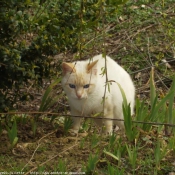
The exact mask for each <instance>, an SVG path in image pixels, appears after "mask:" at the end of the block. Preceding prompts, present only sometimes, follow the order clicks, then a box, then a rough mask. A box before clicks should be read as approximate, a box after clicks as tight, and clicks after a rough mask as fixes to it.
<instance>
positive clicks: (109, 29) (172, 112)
mask: <svg viewBox="0 0 175 175" xmlns="http://www.w3.org/2000/svg"><path fill="white" fill-rule="evenodd" d="M174 7H175V3H174V2H173V1H172V0H167V1H163V0H157V1H149V0H139V1H134V2H131V1H128V2H127V3H126V4H125V5H123V6H119V7H118V8H117V13H115V14H114V13H113V16H109V15H108V16H107V18H105V20H102V18H103V16H102V17H101V18H100V20H99V21H100V23H98V25H97V26H96V27H95V28H94V30H90V29H87V30H84V31H83V33H82V35H81V36H79V37H80V38H79V42H80V40H81V47H80V48H79V49H81V51H80V50H79V51H78V52H77V54H76V55H74V56H72V55H71V58H72V57H73V58H74V59H77V58H81V59H84V58H89V57H91V56H94V55H95V54H97V53H99V52H103V51H105V52H106V53H107V54H109V55H111V56H112V57H113V58H114V59H115V60H116V61H118V62H119V63H120V64H121V65H122V66H123V67H125V69H126V70H127V71H128V72H129V73H130V74H131V76H132V78H133V80H134V82H135V85H136V89H137V96H136V104H135V106H136V107H135V115H134V116H131V114H130V108H129V106H128V105H127V103H124V104H123V112H124V118H125V134H123V133H120V132H119V133H113V134H112V135H110V136H103V135H101V134H99V132H98V129H97V128H95V127H93V125H91V121H90V120H85V121H83V123H82V128H81V130H80V133H79V135H78V136H77V137H73V136H71V135H70V132H71V130H70V128H71V120H70V118H69V117H68V116H67V117H66V118H65V115H66V114H67V113H68V111H69V109H68V107H67V104H66V97H64V94H63V93H62V92H61V90H60V89H61V88H60V79H58V80H56V81H55V82H53V83H52V84H51V85H50V86H49V87H48V88H47V89H46V90H45V93H44V94H43V98H42V99H41V103H40V108H39V112H48V113H49V114H48V115H47V116H46V115H42V116H41V114H39V113H38V114H35V115H32V114H27V113H26V114H25V112H24V113H23V114H22V115H20V114H15V115H14V114H11V115H10V114H3V115H1V122H0V134H1V138H0V139H1V144H0V149H1V153H2V154H1V155H0V171H2V172H20V171H21V172H25V173H27V172H28V173H30V171H31V172H38V173H44V172H45V173H46V172H49V173H51V172H60V173H62V174H71V173H73V172H78V173H79V174H104V175H108V174H110V175H114V174H117V175H120V174H121V175H125V174H133V175H134V174H135V175H147V174H154V175H156V174H157V175H165V174H169V173H170V172H175V160H174V157H175V108H174V95H175V78H174V67H175V66H174V63H173V61H174V58H175V38H174V36H175V29H174V25H175V20H174ZM105 13H106V12H105ZM105 13H104V15H105ZM86 20H87V19H86ZM82 38H83V39H82ZM102 48H103V49H102ZM67 55H70V53H69V54H67ZM67 55H66V56H67ZM58 72H60V70H58ZM58 75H60V73H59V74H58ZM58 89H59V90H58ZM123 98H124V94H123ZM51 112H57V115H53V114H51ZM64 118H65V120H64ZM44 124H45V125H44ZM40 125H41V126H40ZM24 126H25V129H24V128H23V127H24ZM42 126H47V127H48V128H49V127H50V128H51V130H52V131H50V130H49V131H48V130H46V128H44V127H43V128H42ZM4 128H5V129H4ZM26 128H28V129H27V132H25V130H26ZM23 132H25V134H26V135H28V138H25V137H24V136H23V137H20V135H22V133H23ZM28 132H29V133H28ZM30 132H31V133H30ZM41 133H42V134H41ZM7 137H8V139H9V140H7ZM25 139H26V140H25ZM3 140H5V142H4V143H3ZM21 160H22V161H21Z"/></svg>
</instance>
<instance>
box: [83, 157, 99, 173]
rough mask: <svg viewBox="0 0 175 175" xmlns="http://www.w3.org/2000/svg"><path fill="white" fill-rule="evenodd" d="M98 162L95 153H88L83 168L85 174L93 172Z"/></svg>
mask: <svg viewBox="0 0 175 175" xmlns="http://www.w3.org/2000/svg"><path fill="white" fill-rule="evenodd" d="M97 162H98V155H97V154H94V155H93V154H90V155H89V158H88V162H87V165H86V168H85V172H86V174H93V173H94V172H95V168H96V164H97Z"/></svg>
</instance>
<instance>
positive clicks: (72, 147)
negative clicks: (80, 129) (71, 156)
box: [24, 143, 78, 175]
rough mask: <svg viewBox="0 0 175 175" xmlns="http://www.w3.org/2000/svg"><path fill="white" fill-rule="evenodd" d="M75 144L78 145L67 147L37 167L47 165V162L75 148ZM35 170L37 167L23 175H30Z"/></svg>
mask: <svg viewBox="0 0 175 175" xmlns="http://www.w3.org/2000/svg"><path fill="white" fill-rule="evenodd" d="M77 144H78V143H76V144H74V145H73V146H71V147H69V148H67V149H65V150H63V151H62V152H60V153H59V154H57V155H55V156H53V157H51V158H50V159H48V160H46V161H45V162H43V163H41V164H40V165H39V166H42V165H45V164H46V163H48V162H49V161H51V160H53V159H55V158H56V157H58V156H59V155H60V154H62V153H64V152H66V151H68V150H70V149H72V148H73V147H75V146H77ZM37 168H38V167H34V168H32V169H31V170H29V171H28V172H27V173H25V174H24V175H28V174H30V172H32V171H34V170H36V169H37Z"/></svg>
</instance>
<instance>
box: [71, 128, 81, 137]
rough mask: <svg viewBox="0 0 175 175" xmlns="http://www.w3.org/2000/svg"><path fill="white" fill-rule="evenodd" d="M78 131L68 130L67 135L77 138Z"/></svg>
mask: <svg viewBox="0 0 175 175" xmlns="http://www.w3.org/2000/svg"><path fill="white" fill-rule="evenodd" d="M78 131H79V130H77V129H70V130H69V134H70V135H71V136H74V137H76V136H78Z"/></svg>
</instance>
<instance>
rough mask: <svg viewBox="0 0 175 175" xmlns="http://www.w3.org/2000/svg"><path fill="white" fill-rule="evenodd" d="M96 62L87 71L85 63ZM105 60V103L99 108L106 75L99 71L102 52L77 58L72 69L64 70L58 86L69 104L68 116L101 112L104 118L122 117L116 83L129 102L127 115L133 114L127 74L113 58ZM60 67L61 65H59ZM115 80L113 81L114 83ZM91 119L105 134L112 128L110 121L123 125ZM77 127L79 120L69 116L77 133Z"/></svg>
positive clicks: (130, 83)
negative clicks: (85, 57)
mask: <svg viewBox="0 0 175 175" xmlns="http://www.w3.org/2000/svg"><path fill="white" fill-rule="evenodd" d="M96 60H98V62H97V63H96V64H95V65H94V66H93V68H92V70H91V72H90V73H87V69H86V67H87V65H88V63H89V62H92V61H96ZM106 60H107V78H108V82H111V83H110V86H109V87H110V91H108V87H106V94H105V104H104V110H103V102H102V101H103V100H102V99H103V97H104V92H105V82H106V74H102V70H104V68H105V58H103V57H102V55H97V56H95V57H93V58H92V59H91V60H86V61H77V62H76V64H75V62H74V63H73V64H75V67H74V68H75V70H76V72H75V73H73V72H69V71H68V72H66V73H65V74H64V76H63V79H62V87H63V89H64V91H65V93H66V94H67V96H68V101H69V104H70V107H71V114H72V115H82V116H90V115H91V114H96V113H100V112H104V117H107V118H116V119H123V112H122V103H123V98H122V95H121V92H120V89H119V87H118V85H117V83H119V84H120V85H121V87H122V88H123V90H124V92H125V95H126V98H127V101H128V103H130V107H131V114H133V110H134V103H135V88H134V84H133V82H132V80H131V78H130V76H129V74H128V73H127V72H126V71H125V70H124V69H123V68H122V67H121V66H119V65H118V64H117V63H116V62H115V61H114V60H113V59H111V58H110V57H108V56H106ZM63 69H64V68H63ZM116 82H117V83H116ZM69 84H75V85H76V88H75V89H73V88H70V87H69ZM86 84H91V85H90V87H89V88H87V89H86V88H83V86H84V85H86ZM94 120H95V122H96V123H97V124H98V125H99V126H100V127H101V128H102V126H104V131H105V132H106V133H109V132H111V131H112V129H113V124H116V125H117V126H119V128H121V129H123V128H124V123H123V122H119V121H115V122H114V123H113V121H111V120H104V121H101V120H98V119H94ZM79 127H80V119H79V118H75V117H73V130H74V132H78V130H79Z"/></svg>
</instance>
